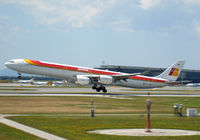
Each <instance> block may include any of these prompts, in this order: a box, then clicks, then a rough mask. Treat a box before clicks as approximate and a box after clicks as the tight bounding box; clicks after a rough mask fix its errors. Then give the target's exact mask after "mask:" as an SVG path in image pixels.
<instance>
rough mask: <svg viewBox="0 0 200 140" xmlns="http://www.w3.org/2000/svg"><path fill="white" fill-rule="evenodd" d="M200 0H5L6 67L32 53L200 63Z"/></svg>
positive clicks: (84, 59)
mask: <svg viewBox="0 0 200 140" xmlns="http://www.w3.org/2000/svg"><path fill="white" fill-rule="evenodd" d="M199 13H200V0H0V69H2V68H5V66H4V62H6V61H8V60H10V59H14V58H27V59H35V60H43V61H49V62H55V63H62V64H70V65H78V66H86V67H95V66H99V65H101V64H102V61H105V64H108V65H109V64H113V65H131V66H153V67H167V66H169V65H170V64H172V63H174V62H175V61H177V60H186V65H185V68H189V69H200V63H199V60H200V55H199V53H200V14H199Z"/></svg>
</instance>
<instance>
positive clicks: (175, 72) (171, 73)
mask: <svg viewBox="0 0 200 140" xmlns="http://www.w3.org/2000/svg"><path fill="white" fill-rule="evenodd" d="M184 64H185V61H178V62H176V63H174V64H173V65H171V66H170V67H169V68H167V69H166V70H165V71H164V72H163V73H161V74H160V75H158V76H156V77H158V78H163V79H166V80H168V81H176V80H177V79H178V76H179V74H180V73H181V70H182V68H183V66H184Z"/></svg>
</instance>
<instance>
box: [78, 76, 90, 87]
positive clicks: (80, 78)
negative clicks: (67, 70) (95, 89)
mask: <svg viewBox="0 0 200 140" xmlns="http://www.w3.org/2000/svg"><path fill="white" fill-rule="evenodd" d="M76 83H77V84H80V85H88V84H90V78H88V77H86V76H84V75H77V76H76Z"/></svg>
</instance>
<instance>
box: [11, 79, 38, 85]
mask: <svg viewBox="0 0 200 140" xmlns="http://www.w3.org/2000/svg"><path fill="white" fill-rule="evenodd" d="M33 81H34V78H31V79H30V80H18V81H14V82H15V83H22V84H32V83H33Z"/></svg>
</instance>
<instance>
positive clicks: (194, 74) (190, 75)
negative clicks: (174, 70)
mask: <svg viewBox="0 0 200 140" xmlns="http://www.w3.org/2000/svg"><path fill="white" fill-rule="evenodd" d="M98 69H104V70H111V71H117V72H124V73H142V72H144V71H147V70H150V71H149V73H148V74H145V75H146V76H157V75H159V74H160V73H162V72H163V71H164V70H165V69H166V68H153V67H137V66H117V65H101V66H100V68H98ZM177 81H190V82H189V83H200V70H191V69H183V70H182V72H181V74H180V76H179V78H178V80H177Z"/></svg>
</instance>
